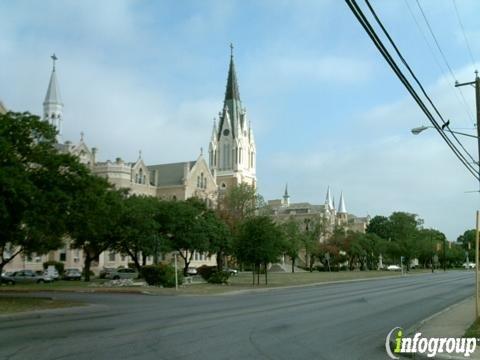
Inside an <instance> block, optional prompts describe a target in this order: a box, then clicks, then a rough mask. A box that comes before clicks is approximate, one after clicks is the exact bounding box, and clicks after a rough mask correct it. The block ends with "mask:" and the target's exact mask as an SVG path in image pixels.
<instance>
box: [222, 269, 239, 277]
mask: <svg viewBox="0 0 480 360" xmlns="http://www.w3.org/2000/svg"><path fill="white" fill-rule="evenodd" d="M224 271H226V272H228V273H229V274H230V275H233V276H235V275H238V270H237V269H231V268H226V269H225V270H224Z"/></svg>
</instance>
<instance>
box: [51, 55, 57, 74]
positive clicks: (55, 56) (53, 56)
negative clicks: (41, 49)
mask: <svg viewBox="0 0 480 360" xmlns="http://www.w3.org/2000/svg"><path fill="white" fill-rule="evenodd" d="M50 58H51V59H52V61H53V70H54V71H55V61H57V60H58V58H57V55H55V53H53V54H52V56H50Z"/></svg>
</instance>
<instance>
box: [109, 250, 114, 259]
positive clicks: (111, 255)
mask: <svg viewBox="0 0 480 360" xmlns="http://www.w3.org/2000/svg"><path fill="white" fill-rule="evenodd" d="M108 261H115V252H113V251H110V252H109V254H108Z"/></svg>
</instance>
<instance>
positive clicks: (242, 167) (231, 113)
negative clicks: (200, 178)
mask: <svg viewBox="0 0 480 360" xmlns="http://www.w3.org/2000/svg"><path fill="white" fill-rule="evenodd" d="M213 131H214V132H216V136H212V139H211V141H210V145H209V155H210V162H209V163H210V169H211V171H212V173H215V175H216V176H217V183H218V185H219V186H220V188H221V189H226V188H228V187H230V186H233V185H235V184H240V183H248V184H250V185H252V186H255V184H256V181H257V180H256V175H255V172H256V171H255V168H256V148H255V140H254V137H253V131H252V127H251V125H250V122H249V121H248V119H247V113H246V110H245V109H244V108H243V106H242V102H241V100H240V91H239V87H238V80H237V73H236V71H235V62H234V58H233V45H232V44H230V65H229V68H228V77H227V86H226V88H225V97H224V100H223V109H222V111H220V113H219V114H218V127H215V126H214V128H213Z"/></svg>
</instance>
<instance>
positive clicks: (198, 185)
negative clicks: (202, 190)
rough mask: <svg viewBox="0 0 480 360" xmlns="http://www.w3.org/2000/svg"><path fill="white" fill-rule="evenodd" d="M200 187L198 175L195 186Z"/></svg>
mask: <svg viewBox="0 0 480 360" xmlns="http://www.w3.org/2000/svg"><path fill="white" fill-rule="evenodd" d="M199 187H200V176H197V188H199Z"/></svg>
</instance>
